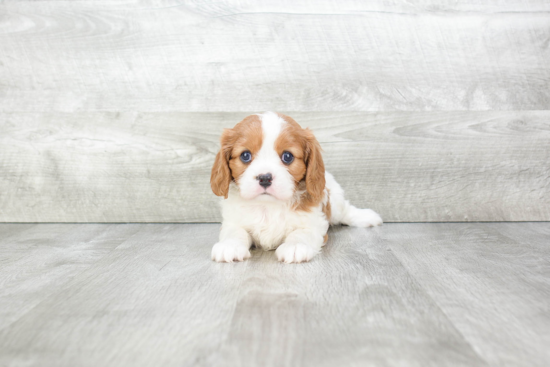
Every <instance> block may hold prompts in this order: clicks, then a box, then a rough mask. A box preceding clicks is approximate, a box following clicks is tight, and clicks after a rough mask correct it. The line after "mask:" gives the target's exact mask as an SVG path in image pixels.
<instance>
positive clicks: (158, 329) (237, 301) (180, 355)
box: [0, 223, 550, 367]
mask: <svg viewBox="0 0 550 367" xmlns="http://www.w3.org/2000/svg"><path fill="white" fill-rule="evenodd" d="M5 226H6V225H4V224H1V225H0V233H4V231H6V232H7V231H12V229H9V228H7V229H5V230H4V228H6V227H5ZM218 228H219V225H218V224H137V225H124V224H115V225H97V224H86V225H62V224H55V225H54V224H37V225H34V226H32V227H30V228H26V229H25V230H23V231H21V232H20V233H19V234H18V235H16V233H14V232H11V233H12V234H13V235H14V237H13V238H12V240H11V241H12V242H10V243H13V244H15V243H19V244H22V245H23V246H24V247H25V250H24V251H25V252H26V254H27V256H26V257H27V261H20V262H19V263H18V264H19V265H18V269H19V270H18V274H25V276H24V277H23V278H24V279H23V280H22V281H20V282H16V280H17V279H16V278H17V277H13V279H12V281H11V283H10V282H8V283H6V282H2V283H0V292H2V294H3V295H4V297H3V298H2V302H0V313H1V314H5V310H6V309H7V308H9V307H10V304H13V303H14V302H15V303H17V302H19V300H22V299H23V298H21V295H22V294H25V298H24V299H25V301H26V302H28V303H33V302H34V307H32V308H30V309H29V310H28V312H26V313H24V314H23V315H20V317H18V318H17V319H14V320H13V322H11V323H10V324H9V325H6V326H5V327H4V328H3V329H0V365H2V366H17V365H25V366H44V365H55V366H71V367H74V366H135V367H139V366H151V365H162V366H205V367H206V366H259V365H261V366H297V367H309V366H315V367H318V366H365V365H367V366H368V365H377V366H381V365H382V366H442V365H445V366H460V365H465V366H495V367H496V366H525V367H538V366H541V367H542V366H547V365H548V361H550V355H549V353H548V348H547V345H548V344H549V343H550V334H549V333H548V331H549V330H550V313H549V312H548V311H549V309H548V305H549V304H550V272H549V269H550V267H549V266H548V265H549V262H548V258H549V255H550V247H549V246H548V240H547V239H548V238H547V237H541V236H542V235H544V234H548V233H550V223H491V224H485V223H446V224H441V223H439V224H434V223H432V224H385V225H384V226H382V227H379V228H375V229H358V228H350V227H334V228H333V229H332V230H331V231H330V238H329V242H328V243H327V245H326V246H325V248H324V249H323V252H322V253H321V254H320V255H319V256H318V257H316V258H315V259H313V260H312V261H311V262H310V263H306V264H299V265H287V264H281V263H278V262H277V261H276V257H275V254H274V252H263V251H258V250H253V251H252V258H251V259H250V260H249V261H247V262H244V263H234V264H218V263H215V262H212V261H211V260H210V257H209V254H210V249H211V245H212V244H213V243H214V242H215V241H216V239H217V231H218ZM40 229H41V230H42V236H40ZM31 231H32V232H31ZM77 233H80V234H77ZM512 233H513V234H517V236H518V237H519V238H521V239H522V241H516V240H515V239H513V238H512V237H513V236H510V234H512ZM94 234H95V237H94ZM83 242H86V244H84V243H83ZM116 243H118V245H116ZM106 244H109V245H107V246H106ZM96 246H97V248H96V251H94V248H95V247H96ZM107 248H109V249H110V250H109V251H108V252H107V253H104V255H102V256H101V257H96V259H95V261H93V262H90V263H89V264H88V265H87V267H86V269H82V271H80V272H78V273H77V274H76V273H75V274H74V276H72V278H71V279H69V280H68V281H66V282H59V281H58V280H55V278H56V277H58V275H59V274H62V273H64V272H66V270H65V269H66V268H67V267H69V268H71V267H74V266H75V265H76V264H75V260H76V259H78V258H82V259H90V258H91V257H90V255H91V254H94V253H95V254H99V253H102V252H103V251H105V250H106V249H107ZM60 249H64V250H65V251H66V252H67V253H69V255H65V256H60V251H59V250H60ZM9 251H13V252H14V255H13V256H9V255H7V254H8V253H9ZM79 254H80V256H79ZM18 255H19V250H18V247H17V246H12V245H10V246H8V247H6V248H5V251H4V253H3V254H2V255H1V256H2V257H6V256H7V257H8V258H11V259H13V258H17V256H18ZM94 256H95V255H94ZM54 258H57V259H58V261H57V262H55V261H49V260H46V261H44V262H43V263H42V262H41V261H40V259H54ZM36 264H42V266H41V267H38V268H37V267H36ZM2 270H3V269H2ZM3 277H4V275H2V278H0V279H3ZM48 279H52V281H48ZM38 283H39V284H41V285H42V286H41V287H30V286H29V284H38ZM6 286H8V288H9V290H10V291H9V292H8V291H7V289H8V288H6Z"/></svg>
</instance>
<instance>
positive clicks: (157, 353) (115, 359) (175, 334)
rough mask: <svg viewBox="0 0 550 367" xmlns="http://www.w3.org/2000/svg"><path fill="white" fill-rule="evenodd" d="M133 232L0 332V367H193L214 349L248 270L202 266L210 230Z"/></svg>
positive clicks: (145, 228) (144, 228)
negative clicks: (31, 366) (17, 366)
mask: <svg viewBox="0 0 550 367" xmlns="http://www.w3.org/2000/svg"><path fill="white" fill-rule="evenodd" d="M115 226H117V227H118V226H121V225H115ZM138 226H139V228H140V230H139V232H138V233H136V234H135V235H134V236H131V237H129V238H128V239H127V240H126V241H125V242H124V243H123V244H122V245H119V246H118V247H116V249H114V250H113V251H111V252H110V253H109V254H108V256H105V257H104V258H102V259H101V260H99V261H98V262H97V263H96V264H95V265H94V266H93V267H91V268H89V269H88V270H86V271H84V272H82V273H81V274H79V275H78V276H76V277H75V278H74V279H73V280H71V281H70V282H69V283H67V284H65V285H64V286H62V287H60V288H59V290H58V292H56V293H55V294H52V295H51V296H50V297H48V298H47V299H45V300H43V301H42V302H41V303H40V304H38V305H36V306H35V307H34V309H33V310H32V312H29V313H27V314H25V315H24V316H23V317H20V318H19V319H18V320H17V321H16V322H14V323H12V324H11V325H10V326H9V327H7V328H5V329H4V330H1V331H0V351H1V352H0V364H1V365H4V364H6V365H7V364H11V365H17V364H24V365H36V366H44V365H55V366H80V365H89V366H105V365H119V366H125V365H128V366H145V365H162V366H172V365H174V366H176V365H177V366H182V365H184V366H193V365H197V364H198V363H199V362H201V358H203V357H204V356H205V355H207V354H208V353H211V351H213V350H217V348H218V347H219V345H220V343H221V342H222V340H223V339H224V337H225V336H226V334H227V330H228V326H229V324H230V321H231V316H232V314H233V310H234V307H235V303H236V299H237V295H238V292H237V289H238V286H239V284H240V283H241V279H242V275H243V272H244V271H245V269H246V267H247V265H248V263H240V264H233V265H230V266H227V264H218V263H215V262H212V261H211V260H210V250H211V245H212V244H213V243H214V241H215V240H216V238H217V232H218V229H219V225H217V224H195V225H174V224H166V225H163V224H140V225H138ZM75 251H83V249H79V250H77V249H75Z"/></svg>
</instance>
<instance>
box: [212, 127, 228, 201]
mask: <svg viewBox="0 0 550 367" xmlns="http://www.w3.org/2000/svg"><path fill="white" fill-rule="evenodd" d="M231 136H232V134H231V129H225V130H224V131H223V133H222V137H221V139H220V143H221V148H220V151H219V152H218V154H216V159H215V160H214V165H213V166H212V174H211V175H210V187H211V188H212V192H214V194H216V195H217V196H223V197H224V198H226V199H227V194H228V193H229V184H230V183H231V180H232V177H231V169H230V168H229V159H231V150H232V149H233V144H232V143H231Z"/></svg>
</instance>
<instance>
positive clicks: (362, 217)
mask: <svg viewBox="0 0 550 367" xmlns="http://www.w3.org/2000/svg"><path fill="white" fill-rule="evenodd" d="M380 224H382V218H381V217H380V216H379V215H378V213H376V212H375V211H374V210H372V209H357V210H356V211H355V212H354V213H353V215H352V218H351V223H350V225H352V226H354V227H375V226H379V225H380Z"/></svg>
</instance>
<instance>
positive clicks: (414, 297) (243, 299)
mask: <svg viewBox="0 0 550 367" xmlns="http://www.w3.org/2000/svg"><path fill="white" fill-rule="evenodd" d="M391 228H393V227H388V228H381V229H379V228H377V229H373V230H365V229H357V228H350V227H335V228H334V230H333V231H332V232H331V234H330V239H329V243H328V245H327V246H326V247H325V248H324V249H323V253H322V254H321V255H320V256H318V257H316V258H315V259H314V260H313V261H311V262H310V263H307V264H300V265H298V266H294V265H290V266H288V265H287V264H281V263H278V262H277V261H276V258H275V254H274V252H263V251H255V253H254V254H253V257H252V259H251V261H250V265H249V267H248V269H247V272H246V277H245V280H244V282H243V283H242V285H241V287H240V292H239V293H240V294H239V301H238V303H237V307H236V310H235V315H234V317H233V320H232V323H231V330H230V333H229V336H228V338H227V341H226V342H225V343H224V345H223V347H222V348H221V350H220V351H219V353H214V354H212V355H211V356H210V357H209V358H208V359H207V360H206V363H205V364H204V365H210V366H259V365H262V366H266V367H267V366H370V365H377V366H395V365H406V366H427V365H432V366H441V365H452V366H461V365H464V366H481V365H485V362H484V361H483V360H482V359H481V358H480V357H479V356H478V355H476V353H475V352H474V351H473V350H472V348H471V346H470V345H468V343H467V342H466V341H465V340H464V338H463V337H462V335H461V334H460V333H459V332H458V331H457V330H456V329H455V327H454V326H453V325H452V323H450V322H449V320H448V319H447V317H446V316H445V315H444V314H443V313H442V312H441V310H440V309H439V308H438V307H437V306H436V305H435V304H434V303H433V302H432V300H431V298H430V297H429V296H427V295H426V294H425V293H424V291H423V290H422V288H421V287H420V286H419V285H418V283H417V282H416V281H415V280H414V278H413V277H411V276H410V275H409V274H408V272H407V271H406V270H405V268H404V267H403V266H402V265H401V263H400V262H399V261H398V260H397V258H396V257H395V256H394V255H393V254H392V253H391V252H389V250H388V249H387V247H386V245H385V243H384V241H382V240H381V235H380V233H383V232H385V231H386V230H388V229H391Z"/></svg>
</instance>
